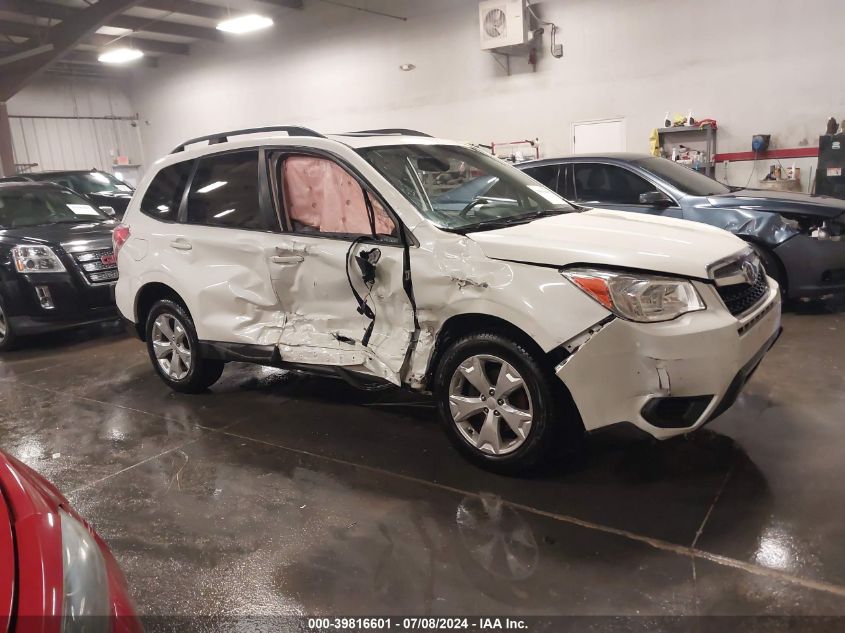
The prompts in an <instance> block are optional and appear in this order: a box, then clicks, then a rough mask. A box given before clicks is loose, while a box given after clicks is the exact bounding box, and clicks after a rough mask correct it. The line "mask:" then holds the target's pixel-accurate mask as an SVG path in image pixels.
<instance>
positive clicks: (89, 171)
mask: <svg viewBox="0 0 845 633" xmlns="http://www.w3.org/2000/svg"><path fill="white" fill-rule="evenodd" d="M94 172H100V170H99V169H96V168H94V169H53V170H50V171H39V172H34V173H31V174H21V176H30V177H32V178H38V177H39V176H61V175H62V174H93V173H94ZM100 173H102V172H100Z"/></svg>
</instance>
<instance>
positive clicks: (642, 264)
mask: <svg viewBox="0 0 845 633" xmlns="http://www.w3.org/2000/svg"><path fill="white" fill-rule="evenodd" d="M468 237H470V238H471V239H473V240H474V241H475V242H477V243H478V244H479V245H480V246H481V249H482V250H483V251H484V254H485V255H486V256H487V257H490V258H492V259H504V260H509V261H519V262H530V263H533V264H548V265H552V266H566V265H569V264H590V265H595V266H601V265H609V266H618V267H622V268H638V269H642V270H653V271H656V272H664V273H671V274H675V275H682V276H684V277H698V278H702V279H703V278H706V277H707V267H708V266H709V265H710V264H713V263H714V262H716V261H718V260H720V259H723V258H725V257H730V256H732V255H735V254H737V253H739V252H740V251H742V250H743V249H745V248H747V245H746V244H745V242H743V241H742V240H741V239H739V238H738V237H736V236H734V235H732V234H730V233H728V232H727V231H723V230H722V229H717V228H714V227H711V226H707V225H705V224H700V223H697V222H689V221H686V220H676V219H673V218H659V217H654V216H649V215H642V214H639V213H629V212H625V211H606V210H601V209H591V210H589V211H584V212H582V213H566V214H563V215H556V216H551V217H548V218H542V219H540V220H535V221H534V222H529V223H528V224H519V225H516V226H512V227H508V228H505V229H496V230H494V231H478V232H476V233H469V234H468Z"/></svg>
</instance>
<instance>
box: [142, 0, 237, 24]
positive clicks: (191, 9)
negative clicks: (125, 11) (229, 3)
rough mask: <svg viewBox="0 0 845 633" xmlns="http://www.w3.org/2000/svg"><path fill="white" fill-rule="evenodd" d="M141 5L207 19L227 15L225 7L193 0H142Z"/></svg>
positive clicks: (219, 18)
mask: <svg viewBox="0 0 845 633" xmlns="http://www.w3.org/2000/svg"><path fill="white" fill-rule="evenodd" d="M141 6H142V7H145V8H147V9H158V10H159V11H172V12H173V13H181V14H182V15H192V16H194V17H197V18H207V19H209V20H218V21H219V20H225V19H226V18H227V17H228V16H229V11H228V10H226V8H225V7H219V6H217V5H214V4H205V3H204V2H195V1H194V0H142V2H141Z"/></svg>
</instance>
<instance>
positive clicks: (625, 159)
mask: <svg viewBox="0 0 845 633" xmlns="http://www.w3.org/2000/svg"><path fill="white" fill-rule="evenodd" d="M644 158H656V157H655V156H652V155H651V154H641V153H638V152H606V153H604V154H598V153H593V154H570V155H569V156H560V157H557V158H541V159H540V160H528V161H525V162H522V163H517V165H516V166H517V167H520V168H524V167H539V166H541V165H555V164H557V163H573V162H578V161H584V160H610V161H618V162H622V163H629V162H633V161H636V160H642V159H644Z"/></svg>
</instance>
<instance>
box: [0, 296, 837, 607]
mask: <svg viewBox="0 0 845 633" xmlns="http://www.w3.org/2000/svg"><path fill="white" fill-rule="evenodd" d="M784 326H785V333H784V336H783V338H782V339H781V341H780V342H779V344H778V345H777V347H776V348H775V349H774V350H773V351H772V353H771V354H770V355H769V356H768V358H767V359H766V360H765V361H764V363H763V365H762V367H761V368H760V370H759V372H758V373H757V375H756V376H755V377H754V379H753V380H752V382H751V383H750V384H749V385H748V387H747V389H746V391H745V393H744V394H743V395H742V396H741V398H740V400H739V402H738V403H737V404H736V405H735V406H734V407H733V409H731V410H730V411H729V412H728V413H727V414H725V415H724V416H723V417H722V418H720V419H719V420H717V421H716V422H714V423H713V424H712V425H711V426H709V427H708V428H707V429H706V430H704V431H702V432H699V433H698V434H696V435H694V436H692V437H690V438H681V439H678V440H672V441H669V442H664V443H657V442H653V441H649V440H643V439H631V438H628V437H626V436H624V435H620V434H617V433H613V434H604V435H602V436H595V437H594V438H593V439H592V440H591V442H590V445H589V452H588V454H587V456H586V457H585V459H584V462H583V463H582V464H580V465H579V466H578V467H577V468H575V469H569V470H563V469H560V470H559V472H553V473H551V474H548V475H545V476H543V477H540V478H534V479H522V480H520V479H508V478H504V477H498V476H494V475H491V474H489V473H486V472H483V471H480V470H477V469H475V468H474V467H472V466H470V465H468V464H467V463H465V462H464V461H463V460H462V459H461V458H460V457H459V456H458V455H457V454H456V453H455V452H454V451H453V450H452V448H451V447H450V446H449V445H448V443H447V440H446V438H445V436H444V434H443V433H442V432H441V431H440V429H439V428H438V424H437V422H436V420H435V414H434V410H433V408H432V407H431V406H430V404H429V403H427V402H424V401H419V399H417V398H414V397H409V396H406V395H400V396H392V395H391V396H390V397H384V396H383V397H382V399H381V401H377V402H376V403H374V404H373V403H367V404H365V403H364V402H363V401H362V400H361V398H360V397H359V396H358V394H355V393H354V392H352V391H351V390H350V389H348V388H346V387H345V386H344V385H343V384H342V383H338V382H335V381H332V380H328V379H321V378H303V377H297V376H292V375H289V374H285V373H284V372H279V371H277V370H270V369H264V368H257V367H249V366H239V365H230V366H229V367H228V368H227V370H226V372H225V374H224V377H223V380H222V382H221V383H219V384H218V385H217V386H216V387H215V388H214V389H213V391H212V392H211V393H208V394H205V395H200V396H183V395H177V394H174V393H171V392H169V391H168V390H167V389H166V388H165V386H164V385H163V384H162V383H160V381H159V380H158V378H157V377H156V376H155V375H154V373H153V370H152V368H151V367H150V365H149V360H148V358H147V356H146V353H145V350H144V347H143V346H142V344H141V343H140V342H138V341H136V340H133V339H130V338H128V337H126V336H125V335H123V334H122V333H121V332H120V331H118V330H110V329H108V328H95V329H93V330H86V331H82V332H78V333H73V334H61V335H56V336H51V337H45V338H44V339H42V340H41V341H39V342H38V343H37V347H34V348H30V349H28V350H23V351H20V352H15V353H12V354H8V355H5V356H3V357H2V360H0V403H2V407H1V408H0V446H2V448H3V449H4V450H6V451H8V452H9V453H11V454H13V455H15V456H16V457H18V458H20V459H22V460H23V461H24V462H26V463H28V464H29V465H31V466H33V467H34V468H35V469H37V470H39V471H40V472H42V473H43V474H45V475H46V476H47V477H48V478H49V479H51V480H52V481H53V482H55V483H56V484H57V485H58V486H59V488H60V489H62V490H63V491H64V492H65V493H66V494H67V496H68V497H69V499H70V500H71V502H72V503H73V504H74V505H75V506H76V507H77V508H78V509H79V511H80V512H81V513H83V514H84V515H85V516H87V517H88V518H89V519H90V520H91V521H92V523H93V524H94V525H95V526H96V528H97V529H98V531H99V532H100V533H101V534H102V535H103V537H104V538H105V539H106V540H107V541H108V543H109V544H110V546H111V548H112V549H113V551H114V553H115V554H116V556H117V558H118V559H119V561H120V562H121V564H122V566H123V568H124V570H125V572H126V575H127V578H128V580H129V584H130V587H131V590H132V592H133V594H134V598H135V600H136V602H137V606H138V609H139V611H140V612H141V613H144V614H229V615H242V614H302V613H305V614H347V615H351V614H408V613H413V614H489V613H494V614H497V615H507V614H522V615H526V614H538V615H542V614H627V615H633V614H640V615H646V614H650V615H661V614H674V615H687V614H740V615H752V614H783V615H801V614H827V615H845V486H843V481H845V459H843V456H845V415H843V411H845V389H843V386H845V381H843V369H845V366H843V355H842V350H843V349H845V316H843V315H842V314H841V313H837V312H834V313H816V314H812V313H804V314H801V313H792V314H787V315H786V316H785V322H784Z"/></svg>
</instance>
